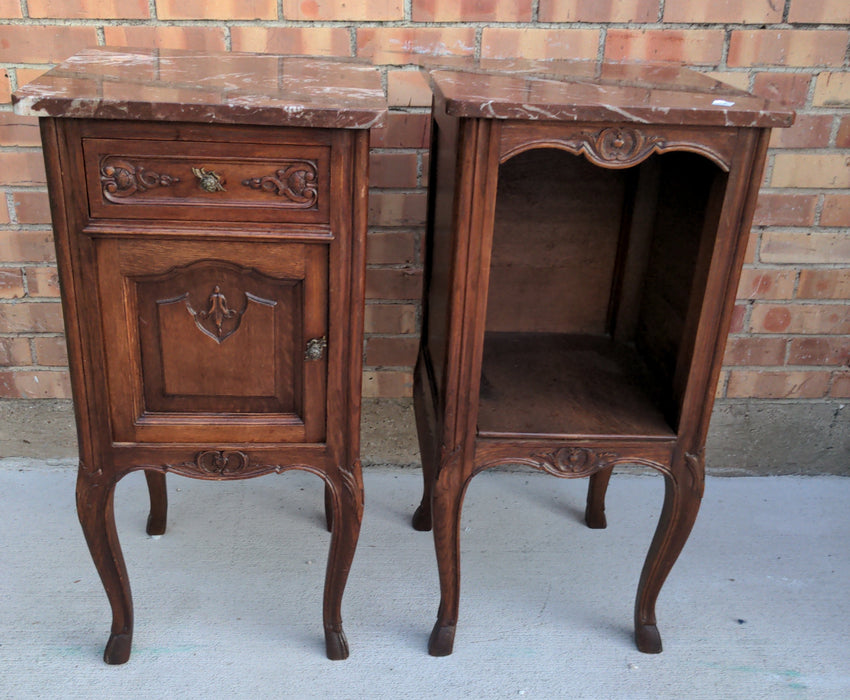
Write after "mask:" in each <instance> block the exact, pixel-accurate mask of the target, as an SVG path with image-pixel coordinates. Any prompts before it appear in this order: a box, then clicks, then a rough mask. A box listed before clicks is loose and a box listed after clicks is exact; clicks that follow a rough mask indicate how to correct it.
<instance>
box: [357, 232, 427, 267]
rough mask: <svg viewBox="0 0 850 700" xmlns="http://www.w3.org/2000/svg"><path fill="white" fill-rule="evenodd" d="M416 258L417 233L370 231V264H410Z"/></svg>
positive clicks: (367, 247) (367, 252)
mask: <svg viewBox="0 0 850 700" xmlns="http://www.w3.org/2000/svg"><path fill="white" fill-rule="evenodd" d="M415 260H416V235H415V234H414V233H412V232H405V231H401V232H397V231H393V232H391V233H370V234H369V237H368V239H367V240H366V262H367V263H368V264H370V265H408V264H410V263H413V262H415Z"/></svg>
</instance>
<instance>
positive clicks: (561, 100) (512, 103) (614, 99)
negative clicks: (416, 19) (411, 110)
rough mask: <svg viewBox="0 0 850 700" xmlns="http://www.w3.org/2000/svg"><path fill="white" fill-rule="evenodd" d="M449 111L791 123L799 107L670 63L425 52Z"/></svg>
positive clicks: (423, 60)
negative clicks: (430, 54)
mask: <svg viewBox="0 0 850 700" xmlns="http://www.w3.org/2000/svg"><path fill="white" fill-rule="evenodd" d="M418 63H419V65H420V66H421V67H422V68H423V69H424V70H425V71H426V72H427V73H428V76H429V80H430V83H431V87H432V89H433V90H434V92H435V94H436V95H437V97H438V98H441V99H442V100H443V101H444V104H445V110H446V112H447V113H448V114H451V115H453V116H457V117H478V118H489V119H534V120H550V121H592V122H599V121H603V122H634V123H647V124H685V125H700V126H734V127H739V126H740V127H747V126H753V127H769V126H780V127H781V126H790V125H791V124H792V123H793V121H794V111H793V110H791V109H789V108H787V107H784V106H781V105H777V104H771V103H770V102H769V101H768V100H765V99H764V98H761V97H757V96H755V95H752V94H750V93H748V92H744V91H743V90H738V89H736V88H734V87H731V86H729V85H726V84H724V83H721V82H719V81H717V80H714V79H713V78H711V77H709V76H707V75H703V74H702V73H697V72H696V71H693V70H689V69H687V68H682V67H680V66H677V65H675V64H669V63H659V64H651V63H607V62H601V61H558V60H553V61H529V60H523V59H516V60H505V59H478V60H476V59H470V58H456V59H455V58H439V59H437V58H434V59H429V58H425V57H421V58H420V59H419V60H418Z"/></svg>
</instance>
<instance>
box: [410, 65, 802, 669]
mask: <svg viewBox="0 0 850 700" xmlns="http://www.w3.org/2000/svg"><path fill="white" fill-rule="evenodd" d="M428 74H429V78H430V81H431V86H432V89H433V91H434V106H433V123H432V156H431V163H432V171H431V176H430V177H431V181H430V189H429V191H430V206H429V228H428V239H427V241H428V242H427V266H426V273H425V300H424V310H423V315H424V320H423V332H422V341H421V346H420V352H419V358H418V363H417V368H416V373H415V383H414V400H415V408H416V420H417V427H418V432H419V442H420V447H421V452H422V462H423V471H424V480H425V491H424V496H423V499H422V504H421V505H420V507H419V509H418V511H417V512H416V514H415V516H414V527H416V528H417V529H420V530H427V529H430V528H431V527H432V526H433V531H434V543H435V546H436V553H437V562H438V567H439V575H440V588H441V600H440V607H439V612H438V617H437V622H436V625H435V626H434V629H433V632H432V634H431V639H430V643H429V651H430V653H431V654H433V655H436V656H442V655H446V654H450V653H451V651H452V647H453V642H454V635H455V626H456V623H457V615H458V599H459V589H460V557H459V527H458V525H459V521H460V516H461V508H462V503H463V498H464V493H465V490H466V488H467V486H468V485H469V482H470V480H471V479H472V478H473V476H475V475H476V474H478V473H480V472H481V471H483V470H485V469H488V468H490V467H494V466H497V465H504V464H522V465H527V466H530V467H533V468H536V469H539V470H542V471H544V472H548V473H549V474H552V475H554V476H557V477H590V485H589V492H588V499H587V510H586V515H585V519H586V522H587V525H589V526H590V527H592V528H602V527H605V524H606V523H605V516H604V498H605V490H606V486H607V483H608V480H609V478H610V477H611V472H612V469H613V468H614V467H617V466H620V465H637V466H640V467H650V468H652V469H655V470H657V471H659V472H661V473H662V474H663V475H664V480H665V483H666V495H665V498H664V505H663V510H662V513H661V517H660V522H659V524H658V528H657V531H656V534H655V538H654V539H653V541H652V544H651V546H650V548H649V554H648V556H647V558H646V563H645V566H644V569H643V574H642V575H641V577H640V583H639V585H638V592H637V601H636V604H635V638H636V642H637V646H638V648H639V649H640V650H641V651H644V652H649V653H653V652H659V651H661V637H660V635H659V632H658V629H657V627H656V619H655V602H656V599H657V597H658V594H659V592H660V590H661V586H662V584H663V582H664V580H665V578H666V577H667V574H668V573H669V572H670V570H671V567H672V566H673V563H674V562H675V560H676V558H677V556H678V555H679V552H680V551H681V549H682V547H683V545H684V544H685V541H686V540H687V538H688V535H689V533H690V530H691V526H692V525H693V523H694V520H695V518H696V515H697V510H698V508H699V504H700V499H701V496H702V492H703V485H704V464H703V447H704V444H705V438H706V432H707V429H708V423H709V417H710V414H711V408H712V402H713V397H714V391H715V384H716V383H717V379H718V374H719V371H720V365H721V359H722V356H723V349H724V345H725V339H726V334H727V332H728V328H729V323H730V317H731V314H732V309H733V303H734V298H735V291H736V287H737V284H738V280H739V276H740V271H741V266H742V263H743V260H744V252H745V249H746V246H747V240H748V235H749V225H750V222H751V220H752V215H753V209H754V206H755V201H756V196H757V194H758V189H759V182H760V179H761V173H762V168H763V165H764V161H765V155H766V151H767V144H768V137H769V133H770V127H774V126H779V127H781V126H788V125H790V124H791V122H792V120H793V116H794V115H793V113H792V112H790V111H789V110H785V109H781V108H775V107H772V106H771V105H769V104H767V103H766V102H765V101H764V100H762V99H760V98H757V97H754V96H752V95H749V94H747V93H744V92H741V91H738V90H735V89H733V88H730V87H728V86H724V85H722V84H720V83H718V82H716V81H715V80H713V79H711V78H709V77H707V76H703V75H700V74H697V73H694V72H690V71H688V70H685V69H681V68H678V67H675V66H669V65H667V66H653V65H637V64H632V65H628V64H619V65H618V64H604V63H595V62H574V63H569V62H547V63H539V64H535V63H533V62H525V61H508V62H500V61H487V60H481V61H480V62H464V61H461V62H459V63H458V64H455V65H450V64H444V65H443V66H442V67H440V66H432V67H431V68H430V69H429V70H428ZM559 588H560V589H562V590H569V584H568V583H567V582H561V584H560V586H559ZM474 594H475V592H473V595H474Z"/></svg>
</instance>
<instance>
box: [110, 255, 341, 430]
mask: <svg viewBox="0 0 850 700" xmlns="http://www.w3.org/2000/svg"><path fill="white" fill-rule="evenodd" d="M327 253H328V249H327V247H326V246H324V245H306V244H294V243H293V244H286V245H280V244H277V245H270V244H260V243H232V242H229V243H216V244H205V245H202V244H199V243H193V242H170V244H169V248H168V255H167V257H166V256H163V255H162V254H161V252H160V251H159V250H158V247H157V244H156V243H155V242H147V241H145V242H139V241H130V240H121V241H115V240H102V241H100V242H99V243H98V275H99V294H100V298H101V305H102V308H103V319H104V326H103V333H104V352H105V355H106V365H107V373H108V379H109V391H110V394H111V405H112V410H113V431H114V437H115V439H116V440H117V441H120V442H125V441H127V442H137V441H140V442H150V441H154V442H156V441H159V440H163V441H166V440H167V441H173V440H176V441H178V442H179V441H187V442H188V441H193V442H194V441H209V442H212V443H220V442H226V441H227V440H228V439H230V440H236V439H237V437H238V440H239V441H240V442H244V441H248V442H271V441H281V442H316V441H321V440H322V439H323V437H324V411H325V398H324V397H325V383H326V371H327V362H326V352H325V346H326V344H327V291H326V290H327V263H328V261H327ZM251 426H254V427H253V430H252V427H251ZM246 436H247V438H246Z"/></svg>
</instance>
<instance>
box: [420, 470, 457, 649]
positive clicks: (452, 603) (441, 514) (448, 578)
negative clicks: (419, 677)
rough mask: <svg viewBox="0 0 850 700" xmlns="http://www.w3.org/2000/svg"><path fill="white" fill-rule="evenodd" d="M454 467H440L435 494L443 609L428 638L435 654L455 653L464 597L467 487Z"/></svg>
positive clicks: (435, 534)
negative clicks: (463, 516)
mask: <svg viewBox="0 0 850 700" xmlns="http://www.w3.org/2000/svg"><path fill="white" fill-rule="evenodd" d="M454 471H455V469H454V468H452V467H446V466H444V467H443V468H442V469H441V470H440V474H439V477H438V479H437V481H436V483H434V484H433V491H432V495H431V515H432V519H433V529H434V549H435V550H436V553H437V568H438V570H439V574H440V608H439V611H438V612H437V622H436V623H435V624H434V629H433V630H432V631H431V638H430V639H429V640H428V653H429V654H431V656H448V655H449V654H451V653H452V649H453V647H454V639H455V628H456V626H457V616H458V604H459V600H460V515H461V508H462V505H463V495H464V489H463V485H462V483H463V482H462V481H461V480H460V479H459V478H457V477H458V475H456V474H453V472H454Z"/></svg>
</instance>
